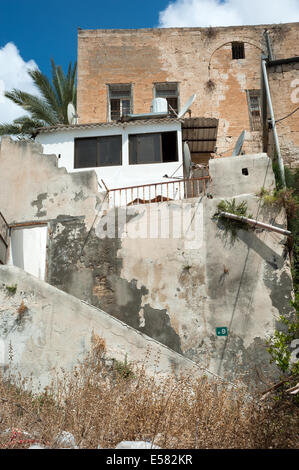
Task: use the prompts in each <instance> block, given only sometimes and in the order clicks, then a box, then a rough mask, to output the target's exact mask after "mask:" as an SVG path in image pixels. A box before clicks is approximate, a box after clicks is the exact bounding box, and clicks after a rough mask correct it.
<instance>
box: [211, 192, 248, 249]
mask: <svg viewBox="0 0 299 470" xmlns="http://www.w3.org/2000/svg"><path fill="white" fill-rule="evenodd" d="M217 209H218V211H217V212H216V213H215V214H214V216H213V219H214V218H215V219H218V218H220V219H221V225H222V227H223V229H224V236H225V237H227V236H228V235H230V240H231V243H233V242H234V241H235V239H236V236H237V232H238V230H249V229H250V226H249V225H248V224H247V223H246V222H241V221H239V220H232V219H228V218H227V217H223V216H221V215H220V213H221V212H229V213H230V214H235V215H239V216H241V217H248V218H249V219H250V218H252V217H253V215H252V214H248V213H247V202H246V201H242V202H241V203H240V204H236V201H235V199H233V200H232V201H227V200H225V201H220V202H219V204H218V205H217Z"/></svg>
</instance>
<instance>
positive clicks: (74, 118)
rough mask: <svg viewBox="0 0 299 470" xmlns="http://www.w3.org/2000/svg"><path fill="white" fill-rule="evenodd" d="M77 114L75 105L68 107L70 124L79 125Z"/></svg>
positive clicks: (71, 104)
mask: <svg viewBox="0 0 299 470" xmlns="http://www.w3.org/2000/svg"><path fill="white" fill-rule="evenodd" d="M77 117H78V115H77V113H76V110H75V107H74V105H73V103H69V104H68V105H67V119H68V122H69V124H77Z"/></svg>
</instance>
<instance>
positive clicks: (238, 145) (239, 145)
mask: <svg viewBox="0 0 299 470" xmlns="http://www.w3.org/2000/svg"><path fill="white" fill-rule="evenodd" d="M244 140H245V131H242V132H241V134H240V136H239V138H238V140H237V142H236V145H235V147H234V150H233V153H232V157H237V156H238V155H240V154H241V151H242V147H243V144H244Z"/></svg>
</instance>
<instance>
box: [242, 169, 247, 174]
mask: <svg viewBox="0 0 299 470" xmlns="http://www.w3.org/2000/svg"><path fill="white" fill-rule="evenodd" d="M242 175H245V176H248V168H242Z"/></svg>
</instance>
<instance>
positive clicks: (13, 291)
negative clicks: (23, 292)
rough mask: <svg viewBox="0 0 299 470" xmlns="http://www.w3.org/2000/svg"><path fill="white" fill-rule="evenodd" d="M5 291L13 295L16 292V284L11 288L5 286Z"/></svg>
mask: <svg viewBox="0 0 299 470" xmlns="http://www.w3.org/2000/svg"><path fill="white" fill-rule="evenodd" d="M5 287H6V290H7V291H8V292H9V294H12V295H14V294H15V293H16V292H17V287H18V286H17V284H14V285H12V286H5Z"/></svg>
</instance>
